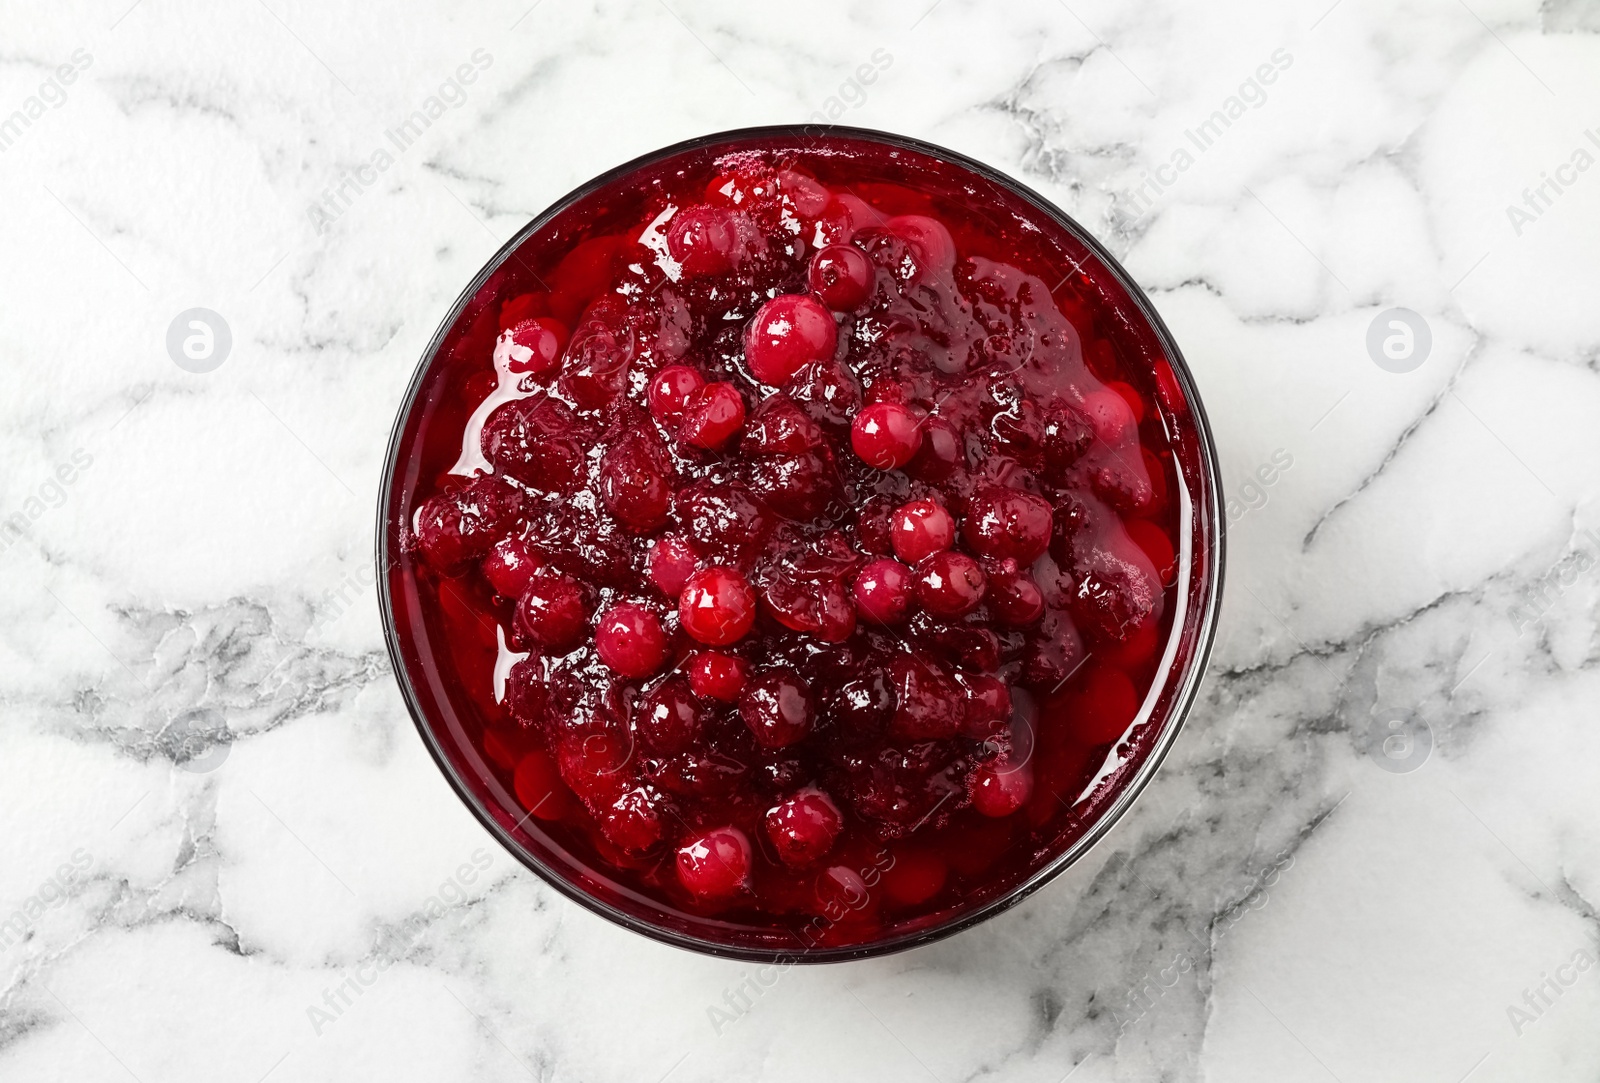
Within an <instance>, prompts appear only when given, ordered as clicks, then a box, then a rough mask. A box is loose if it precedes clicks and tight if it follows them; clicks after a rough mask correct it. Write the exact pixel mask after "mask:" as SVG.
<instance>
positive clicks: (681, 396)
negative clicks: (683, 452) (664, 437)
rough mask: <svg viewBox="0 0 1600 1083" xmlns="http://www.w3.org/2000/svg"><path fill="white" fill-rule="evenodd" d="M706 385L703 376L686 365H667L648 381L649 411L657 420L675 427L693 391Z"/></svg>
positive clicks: (680, 419)
mask: <svg viewBox="0 0 1600 1083" xmlns="http://www.w3.org/2000/svg"><path fill="white" fill-rule="evenodd" d="M704 386H706V380H705V377H704V376H701V375H700V373H699V372H697V371H695V370H694V369H692V368H690V367H689V366H688V365H668V366H667V367H666V368H664V369H662V370H661V371H660V372H658V373H656V374H655V378H654V379H652V380H651V381H650V413H651V416H653V417H654V418H655V419H656V420H657V421H659V422H661V424H663V425H665V426H667V428H668V429H675V428H676V427H677V426H678V424H679V423H680V422H681V421H682V420H683V411H684V409H685V408H686V407H688V405H689V400H690V399H692V398H694V395H695V392H697V391H699V390H700V389H701V388H702V387H704Z"/></svg>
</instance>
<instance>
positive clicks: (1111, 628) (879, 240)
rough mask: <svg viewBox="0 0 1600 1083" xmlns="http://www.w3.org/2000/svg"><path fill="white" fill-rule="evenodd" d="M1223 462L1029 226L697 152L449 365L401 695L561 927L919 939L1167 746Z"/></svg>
mask: <svg viewBox="0 0 1600 1083" xmlns="http://www.w3.org/2000/svg"><path fill="white" fill-rule="evenodd" d="M924 159H926V160H924ZM1202 435H1203V433H1197V421H1196V419H1195V416H1194V414H1193V412H1192V410H1191V404H1190V403H1189V402H1188V401H1187V400H1186V399H1185V398H1184V396H1183V393H1182V392H1181V390H1180V387H1179V383H1178V381H1177V380H1176V378H1175V377H1174V375H1173V371H1172V369H1171V367H1170V363H1169V361H1168V359H1167V355H1166V353H1165V352H1164V350H1163V348H1162V346H1161V341H1160V338H1159V336H1158V335H1157V333H1156V332H1155V331H1154V330H1153V329H1152V327H1151V326H1150V323H1149V320H1148V317H1147V316H1145V315H1144V313H1143V311H1142V310H1141V309H1140V308H1139V306H1138V305H1137V304H1136V303H1135V302H1134V301H1133V299H1132V298H1131V297H1130V296H1129V294H1128V292H1127V290H1126V288H1125V287H1124V286H1123V285H1122V283H1121V282H1120V280H1119V279H1118V278H1117V277H1116V275H1115V274H1113V273H1112V272H1111V271H1110V270H1109V269H1108V268H1107V267H1106V265H1105V263H1104V262H1103V261H1102V260H1101V259H1100V258H1099V257H1097V256H1096V255H1095V254H1094V253H1093V252H1092V251H1090V250H1089V249H1088V248H1087V247H1086V246H1084V245H1083V243H1082V242H1081V241H1079V240H1078V239H1077V238H1076V237H1075V236H1074V235H1073V234H1072V233H1070V232H1069V231H1068V230H1066V229H1065V228H1064V227H1063V226H1061V225H1060V224H1059V223H1058V222H1056V221H1055V220H1054V219H1053V218H1051V217H1050V216H1048V215H1047V214H1045V213H1043V212H1041V211H1039V210H1038V209H1037V208H1035V207H1033V206H1032V205H1031V204H1030V203H1028V202H1027V201H1025V200H1024V199H1022V198H1021V197H1020V196H1019V195H1017V194H1016V193H1015V192H1013V191H1011V190H1010V189H1008V188H1006V187H1003V186H1001V185H998V184H996V183H994V182H993V181H990V180H987V179H986V178H983V177H982V176H980V175H978V174H975V173H972V172H969V171H967V170H965V169H964V168H962V167H959V166H956V165H953V164H951V163H947V162H943V161H938V160H936V159H932V158H929V157H927V156H926V155H923V154H921V153H920V152H918V151H915V150H911V149H908V148H905V147H901V146H897V145H893V144H888V143H883V142H879V141H876V140H873V139H870V138H865V137H854V136H850V137H846V136H834V137H829V138H827V139H826V140H823V141H820V142H819V141H815V140H804V139H799V138H795V137H785V136H781V135H769V136H747V137H743V138H741V139H739V140H738V141H737V142H735V143H732V144H724V145H722V146H713V147H708V148H700V149H692V150H688V151H683V152H680V153H678V154H676V155H674V156H671V157H667V158H660V159H657V160H656V161H654V162H649V163H646V164H645V165H643V166H641V167H639V168H638V169H637V170H636V171H635V172H633V173H631V174H628V175H625V176H619V177H615V178H613V179H611V180H609V181H608V182H606V183H603V184H601V185H600V186H599V187H597V188H595V189H593V190H591V191H589V192H588V193H587V194H585V195H583V196H581V197H580V198H578V199H577V200H576V201H575V202H573V203H571V204H569V205H568V206H566V207H565V208H564V209H562V210H561V211H559V212H558V213H557V214H556V215H555V216H554V218H553V219H551V220H550V221H549V222H547V223H546V224H545V225H544V226H543V227H541V228H539V229H537V230H535V231H534V232H533V233H532V234H531V235H530V236H529V237H528V238H527V239H526V240H524V241H523V242H522V243H521V245H520V247H519V248H518V250H517V251H516V252H515V253H514V254H513V255H512V256H511V258H509V259H507V260H505V262H504V263H502V264H501V266H500V267H499V268H498V269H497V270H496V271H495V272H494V273H493V274H492V275H491V276H490V277H489V278H488V280H487V281H486V283H485V284H484V285H483V286H482V287H481V288H480V289H479V290H478V291H477V292H476V294H475V295H474V296H473V297H472V298H471V299H470V300H469V301H468V302H467V304H466V306H465V308H464V310H463V311H462V312H461V314H460V316H459V317H458V318H457V320H456V322H455V324H454V326H453V327H452V328H451V330H450V331H449V332H448V334H447V335H446V336H445V338H444V340H443V345H442V347H441V349H440V351H439V352H438V354H437V355H436V356H435V357H434V358H433V359H432V362H431V364H430V366H429V368H428V369H427V372H426V375H425V376H424V378H423V380H422V382H421V387H420V390H419V393H418V395H417V398H416V400H415V402H414V404H413V406H412V408H411V413H410V415H409V416H408V418H407V419H406V421H405V422H404V424H403V425H402V429H401V434H400V438H399V441H400V442H399V445H398V456H399V464H400V465H399V466H398V467H397V469H396V473H395V476H394V479H393V487H394V490H393V496H392V499H393V500H394V507H395V508H397V509H398V511H397V512H396V513H395V514H394V515H393V516H392V519H391V522H390V523H389V524H387V528H388V529H389V531H390V538H389V541H390V542H391V543H392V548H391V552H393V553H394V554H395V557H394V562H393V567H392V569H391V571H390V582H389V586H390V595H391V598H392V604H393V607H394V611H395V625H396V628H397V631H398V635H399V637H400V640H401V643H402V648H401V655H402V657H403V659H404V665H405V667H406V670H407V674H408V676H409V678H410V682H411V684H412V685H413V686H415V688H416V695H417V697H418V698H419V700H421V701H422V707H423V713H424V715H426V716H427V717H428V720H429V721H428V724H429V725H430V726H431V728H432V730H433V733H434V736H435V739H436V741H437V742H438V744H439V745H440V746H441V747H442V748H443V755H444V756H445V758H446V759H448V760H449V762H450V764H451V765H452V767H453V769H454V771H455V772H456V774H457V775H458V777H460V778H461V779H462V783H461V784H462V785H463V786H465V787H466V788H467V789H469V790H471V791H472V792H473V793H474V794H475V795H477V799H478V800H479V801H480V803H481V804H482V805H483V806H484V807H485V808H486V809H487V810H488V813H489V815H491V816H492V817H493V818H494V819H495V820H496V821H497V822H498V823H499V824H500V825H501V826H502V827H503V828H505V829H506V830H508V831H509V832H511V833H512V835H513V836H514V837H515V838H517V839H518V841H519V842H522V843H523V844H524V845H526V846H527V847H528V848H529V849H530V851H532V852H534V853H535V854H536V855H537V856H538V857H539V859H540V862H541V864H542V865H543V867H544V868H545V870H546V871H547V873H553V874H554V875H556V876H558V877H560V878H561V879H563V880H565V882H566V884H567V886H568V888H569V889H570V890H575V891H577V892H581V893H586V894H588V895H590V896H591V897H593V898H594V899H595V900H597V901H599V902H600V903H602V904H603V905H604V906H605V907H606V908H608V909H610V910H611V911H613V912H621V914H623V915H624V916H625V917H627V918H631V919H634V920H636V921H639V922H642V923H644V924H647V925H651V926H655V927H657V928H661V929H666V930H668V931H669V932H671V933H674V934H677V935H678V936H680V937H686V938H691V939H694V940H696V941H701V942H709V943H711V944H713V945H721V946H726V947H731V948H733V949H736V950H752V949H761V950H769V951H778V952H786V951H787V952H795V953H802V952H806V951H810V950H826V949H829V948H841V947H850V946H859V945H868V944H873V943H877V942H882V941H886V940H893V939H896V938H904V937H907V936H911V935H914V934H916V933H918V932H919V931H924V930H929V929H933V928H936V927H938V926H940V925H943V924H946V923H949V922H952V921H954V920H957V919H959V918H960V917H961V916H962V915H963V914H964V913H968V912H971V911H972V910H973V909H975V908H978V907H981V906H983V905H984V904H986V903H989V902H992V901H994V900H996V899H999V898H1002V897H1004V896H1005V895H1006V894H1008V893H1010V892H1013V891H1014V890H1015V889H1016V888H1017V887H1018V886H1019V885H1021V884H1023V883H1025V882H1026V881H1028V880H1029V878H1030V877H1032V876H1034V875H1035V874H1036V873H1038V872H1039V871H1040V870H1041V869H1043V868H1045V867H1046V866H1048V865H1049V864H1050V863H1051V862H1052V861H1053V860H1054V859H1055V858H1057V857H1058V856H1059V855H1060V854H1062V853H1063V852H1064V851H1065V850H1066V849H1068V848H1069V847H1070V846H1071V844H1072V843H1073V842H1074V841H1075V840H1077V839H1079V838H1080V837H1082V836H1083V835H1084V834H1085V833H1086V832H1087V831H1089V830H1091V829H1092V827H1093V825H1094V824H1095V822H1096V820H1097V818H1098V817H1099V816H1100V814H1101V813H1103V812H1104V811H1105V810H1106V808H1107V807H1108V806H1109V805H1110V804H1111V803H1113V802H1114V800H1115V798H1116V797H1117V795H1118V793H1119V792H1120V790H1121V789H1122V788H1123V787H1124V786H1125V785H1126V783H1127V782H1128V780H1129V779H1131V778H1132V777H1133V776H1134V775H1135V773H1136V771H1137V768H1138V767H1139V765H1140V763H1141V762H1142V760H1143V758H1144V757H1146V756H1147V755H1148V754H1149V752H1150V749H1151V748H1152V746H1153V745H1154V744H1155V743H1156V740H1157V738H1158V737H1159V735H1160V733H1161V731H1162V729H1163V726H1164V725H1165V723H1166V721H1167V719H1166V717H1165V715H1166V714H1167V713H1168V712H1169V711H1170V708H1171V705H1172V703H1173V701H1174V699H1175V697H1177V695H1178V692H1177V685H1178V683H1180V682H1179V681H1178V680H1177V678H1176V677H1174V674H1181V673H1182V672H1183V671H1184V669H1185V667H1186V666H1187V665H1188V664H1189V662H1190V661H1191V660H1192V657H1193V655H1194V654H1195V652H1196V649H1197V646H1196V645H1197V643H1198V642H1199V640H1200V639H1201V638H1203V637H1202V636H1200V635H1199V633H1197V631H1196V625H1197V624H1198V623H1199V622H1198V618H1197V616H1196V613H1195V610H1196V609H1197V600H1203V599H1204V597H1205V595H1206V593H1207V589H1206V587H1207V584H1209V583H1210V582H1211V577H1213V576H1214V575H1215V574H1216V572H1215V568H1214V564H1213V560H1214V554H1212V553H1209V552H1208V551H1207V549H1206V546H1205V544H1204V543H1203V541H1202V540H1201V539H1202V538H1203V536H1204V535H1203V530H1202V528H1201V527H1200V526H1197V523H1200V522H1201V521H1202V518H1203V517H1202V511H1201V510H1196V507H1195V504H1194V499H1196V498H1197V497H1198V495H1199V494H1198V493H1197V490H1199V489H1204V488H1206V487H1207V485H1208V481H1207V475H1206V469H1207V467H1206V460H1205V451H1204V443H1203V440H1202V439H1201V438H1200V437H1201V436H1202ZM1191 494H1194V495H1191ZM430 708H431V709H430ZM1136 717H1137V718H1138V719H1139V723H1140V724H1138V725H1135V722H1136Z"/></svg>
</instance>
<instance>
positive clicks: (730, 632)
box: [678, 565, 756, 647]
mask: <svg viewBox="0 0 1600 1083" xmlns="http://www.w3.org/2000/svg"><path fill="white" fill-rule="evenodd" d="M678 620H679V621H680V622H681V623H682V624H683V630H684V631H686V632H688V633H689V634H690V635H691V636H693V637H694V638H695V639H697V640H699V641H700V642H701V643H704V644H705V645H706V646H708V647H726V646H727V645H728V644H730V643H736V642H738V641H739V640H740V639H743V638H744V636H745V633H747V632H749V631H750V626H751V625H752V624H754V623H755V620H756V592H755V591H754V590H752V589H750V583H749V581H748V580H746V579H745V577H744V576H742V575H740V574H739V573H738V572H736V571H734V570H733V569H732V568H728V567H724V566H722V565H713V566H711V567H709V568H703V569H701V570H700V571H698V572H695V573H694V574H693V575H692V576H690V577H689V581H688V582H687V583H685V584H684V587H683V591H682V592H681V593H680V594H679V595H678Z"/></svg>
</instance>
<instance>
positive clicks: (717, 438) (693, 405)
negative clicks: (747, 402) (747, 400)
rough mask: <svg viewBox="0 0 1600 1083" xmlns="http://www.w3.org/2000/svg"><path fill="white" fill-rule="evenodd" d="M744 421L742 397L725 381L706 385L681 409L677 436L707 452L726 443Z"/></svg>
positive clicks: (735, 388)
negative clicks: (681, 415) (681, 416)
mask: <svg viewBox="0 0 1600 1083" xmlns="http://www.w3.org/2000/svg"><path fill="white" fill-rule="evenodd" d="M743 424H744V396H743V395H740V394H739V389H738V388H737V387H734V386H733V385H732V384H730V383H727V382H726V381H718V382H717V383H714V384H707V385H706V386H705V387H702V388H701V389H700V390H699V391H697V392H695V393H694V395H693V396H691V397H690V399H689V403H688V405H687V406H685V407H684V410H683V423H682V424H681V425H680V426H679V428H678V439H680V440H682V441H683V442H684V443H686V444H693V445H694V446H695V447H698V448H705V449H706V450H707V451H714V450H716V449H717V448H719V447H721V446H722V445H723V444H725V443H727V442H728V439H729V438H730V437H732V436H733V434H734V433H736V432H738V431H739V427H740V426H741V425H743Z"/></svg>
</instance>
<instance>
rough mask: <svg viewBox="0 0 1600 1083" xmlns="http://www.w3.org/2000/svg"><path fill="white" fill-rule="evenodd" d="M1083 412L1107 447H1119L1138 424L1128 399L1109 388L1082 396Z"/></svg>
mask: <svg viewBox="0 0 1600 1083" xmlns="http://www.w3.org/2000/svg"><path fill="white" fill-rule="evenodd" d="M1083 412H1084V414H1085V415H1087V416H1088V418H1089V424H1090V425H1091V426H1093V428H1094V434H1095V436H1097V437H1099V439H1100V442H1101V443H1103V444H1105V445H1106V446H1107V447H1121V446H1122V444H1123V442H1124V441H1126V440H1127V438H1128V435H1129V434H1130V433H1131V432H1132V431H1133V430H1134V427H1135V426H1136V425H1138V421H1137V420H1136V419H1135V418H1134V416H1133V411H1132V410H1131V409H1130V408H1129V407H1128V400H1127V399H1125V398H1123V397H1122V396H1121V395H1119V394H1117V393H1116V392H1115V391H1113V390H1112V389H1110V388H1104V387H1103V388H1100V389H1099V390H1097V391H1091V392H1089V393H1088V394H1087V395H1085V396H1084V397H1083Z"/></svg>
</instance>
